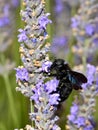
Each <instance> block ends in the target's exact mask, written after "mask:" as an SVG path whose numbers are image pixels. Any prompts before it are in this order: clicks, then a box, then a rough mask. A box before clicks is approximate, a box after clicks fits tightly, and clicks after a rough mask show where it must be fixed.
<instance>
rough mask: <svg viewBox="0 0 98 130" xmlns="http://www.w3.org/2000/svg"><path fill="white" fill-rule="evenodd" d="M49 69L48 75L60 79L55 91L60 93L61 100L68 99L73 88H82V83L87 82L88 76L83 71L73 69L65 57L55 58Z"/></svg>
mask: <svg viewBox="0 0 98 130" xmlns="http://www.w3.org/2000/svg"><path fill="white" fill-rule="evenodd" d="M48 69H49V72H48V75H49V76H54V77H56V79H57V80H59V85H58V87H57V90H56V91H55V92H53V93H56V92H57V93H59V95H60V99H61V101H60V102H62V101H64V100H66V99H67V98H68V97H69V95H70V93H71V92H72V90H73V89H75V90H79V89H82V87H81V85H82V84H83V83H86V82H87V78H86V77H85V76H84V75H83V74H82V73H79V72H75V71H73V70H71V68H70V67H69V65H68V64H67V63H66V62H65V61H64V60H63V59H55V60H54V62H53V63H52V65H51V66H50V67H49V68H48Z"/></svg>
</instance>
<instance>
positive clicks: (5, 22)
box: [0, 17, 10, 27]
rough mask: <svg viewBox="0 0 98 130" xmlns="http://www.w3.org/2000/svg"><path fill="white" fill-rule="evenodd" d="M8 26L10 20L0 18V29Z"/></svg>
mask: <svg viewBox="0 0 98 130" xmlns="http://www.w3.org/2000/svg"><path fill="white" fill-rule="evenodd" d="M9 24H10V19H9V18H8V17H1V18H0V27H4V26H6V25H9Z"/></svg>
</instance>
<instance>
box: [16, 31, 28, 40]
mask: <svg viewBox="0 0 98 130" xmlns="http://www.w3.org/2000/svg"><path fill="white" fill-rule="evenodd" d="M18 31H19V32H20V34H19V35H18V41H19V42H24V41H26V40H27V39H28V37H27V35H26V33H25V31H24V30H22V29H19V30H18Z"/></svg>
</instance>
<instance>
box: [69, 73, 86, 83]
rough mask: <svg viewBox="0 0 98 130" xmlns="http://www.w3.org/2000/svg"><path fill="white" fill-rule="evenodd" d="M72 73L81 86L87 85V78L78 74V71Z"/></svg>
mask: <svg viewBox="0 0 98 130" xmlns="http://www.w3.org/2000/svg"><path fill="white" fill-rule="evenodd" d="M71 73H72V75H73V76H74V77H75V78H76V79H77V80H78V81H79V82H80V83H81V84H82V83H87V78H86V76H85V75H83V74H82V73H79V72H76V71H71Z"/></svg>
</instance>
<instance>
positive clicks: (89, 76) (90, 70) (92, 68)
mask: <svg viewBox="0 0 98 130" xmlns="http://www.w3.org/2000/svg"><path fill="white" fill-rule="evenodd" d="M95 72H96V68H95V66H93V65H90V64H88V65H87V70H86V75H87V79H88V82H87V83H85V84H83V85H82V87H83V88H84V89H86V87H87V86H90V85H92V83H93V81H94V80H95V76H94V74H95Z"/></svg>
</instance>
